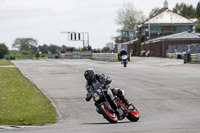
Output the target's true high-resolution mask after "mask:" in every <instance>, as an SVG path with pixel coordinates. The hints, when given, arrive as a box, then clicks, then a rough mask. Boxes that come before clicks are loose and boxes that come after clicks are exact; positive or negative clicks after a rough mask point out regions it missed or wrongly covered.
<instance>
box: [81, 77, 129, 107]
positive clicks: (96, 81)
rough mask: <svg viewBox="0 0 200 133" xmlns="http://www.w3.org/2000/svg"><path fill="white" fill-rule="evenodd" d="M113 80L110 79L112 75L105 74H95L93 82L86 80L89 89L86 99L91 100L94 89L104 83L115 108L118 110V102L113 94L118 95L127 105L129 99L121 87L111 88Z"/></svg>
mask: <svg viewBox="0 0 200 133" xmlns="http://www.w3.org/2000/svg"><path fill="white" fill-rule="evenodd" d="M111 82H112V80H111V79H110V77H108V76H106V75H104V74H95V78H94V79H93V81H92V82H91V83H88V82H86V85H85V87H86V90H87V94H86V101H90V99H91V98H92V92H93V89H98V88H101V87H102V85H104V86H105V89H107V95H108V96H109V98H110V99H108V100H109V102H110V104H111V106H112V107H113V109H114V110H116V104H115V102H114V101H113V99H114V96H113V94H114V95H117V96H118V97H119V98H120V99H121V100H122V102H123V103H124V104H125V105H128V101H127V99H126V98H125V97H124V94H123V90H120V89H119V88H111V87H110V83H111Z"/></svg>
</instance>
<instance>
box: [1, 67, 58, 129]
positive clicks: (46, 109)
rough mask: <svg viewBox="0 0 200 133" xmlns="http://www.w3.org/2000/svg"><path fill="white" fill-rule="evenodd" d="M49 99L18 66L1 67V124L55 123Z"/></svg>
mask: <svg viewBox="0 0 200 133" xmlns="http://www.w3.org/2000/svg"><path fill="white" fill-rule="evenodd" d="M55 121H56V112H55V110H54V108H53V106H52V104H51V102H50V101H49V99H47V98H46V97H45V96H44V95H43V94H42V93H41V92H40V91H39V90H38V89H37V88H36V86H35V85H34V84H32V83H31V82H30V81H29V80H28V79H26V78H25V77H24V76H23V75H22V74H21V72H20V71H19V70H18V69H17V68H15V67H14V68H0V125H43V124H45V123H54V122H55Z"/></svg>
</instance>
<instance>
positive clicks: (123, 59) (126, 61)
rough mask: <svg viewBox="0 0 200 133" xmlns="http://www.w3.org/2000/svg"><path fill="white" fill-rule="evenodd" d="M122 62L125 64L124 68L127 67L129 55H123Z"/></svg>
mask: <svg viewBox="0 0 200 133" xmlns="http://www.w3.org/2000/svg"><path fill="white" fill-rule="evenodd" d="M121 62H122V64H123V66H124V67H126V66H127V64H128V56H127V55H122V57H121Z"/></svg>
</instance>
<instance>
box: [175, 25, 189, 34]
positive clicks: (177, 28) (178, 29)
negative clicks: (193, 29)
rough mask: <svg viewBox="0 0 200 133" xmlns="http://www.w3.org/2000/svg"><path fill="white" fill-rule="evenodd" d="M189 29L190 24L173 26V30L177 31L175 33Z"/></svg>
mask: <svg viewBox="0 0 200 133" xmlns="http://www.w3.org/2000/svg"><path fill="white" fill-rule="evenodd" d="M189 30H190V26H189V25H182V26H174V27H173V32H175V33H179V32H183V31H189Z"/></svg>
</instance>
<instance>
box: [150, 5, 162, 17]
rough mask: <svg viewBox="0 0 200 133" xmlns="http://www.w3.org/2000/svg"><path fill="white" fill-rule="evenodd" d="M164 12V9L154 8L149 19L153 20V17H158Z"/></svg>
mask: <svg viewBox="0 0 200 133" xmlns="http://www.w3.org/2000/svg"><path fill="white" fill-rule="evenodd" d="M162 11H163V9H162V8H158V7H156V8H153V9H152V10H151V12H150V14H149V18H152V17H154V16H156V15H158V14H159V13H161V12H162Z"/></svg>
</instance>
